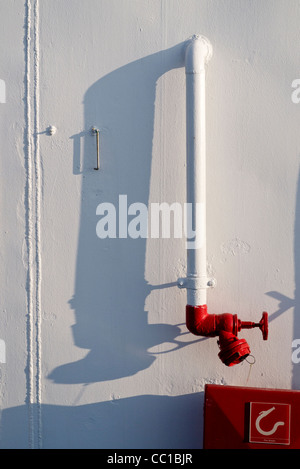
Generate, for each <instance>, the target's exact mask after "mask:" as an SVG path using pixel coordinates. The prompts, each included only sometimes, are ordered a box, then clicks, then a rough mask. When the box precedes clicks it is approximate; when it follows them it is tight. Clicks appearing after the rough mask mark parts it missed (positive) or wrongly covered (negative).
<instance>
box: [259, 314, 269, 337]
mask: <svg viewBox="0 0 300 469" xmlns="http://www.w3.org/2000/svg"><path fill="white" fill-rule="evenodd" d="M259 328H260V330H261V332H262V336H263V340H267V338H268V332H269V321H268V313H266V311H264V312H263V314H262V318H261V320H260V321H259Z"/></svg>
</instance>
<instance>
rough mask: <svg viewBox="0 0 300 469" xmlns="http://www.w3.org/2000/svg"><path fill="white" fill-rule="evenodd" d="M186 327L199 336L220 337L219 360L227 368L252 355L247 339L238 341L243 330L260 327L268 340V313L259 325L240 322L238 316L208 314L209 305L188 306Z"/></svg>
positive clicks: (263, 316) (264, 313)
mask: <svg viewBox="0 0 300 469" xmlns="http://www.w3.org/2000/svg"><path fill="white" fill-rule="evenodd" d="M186 326H187V328H188V330H189V331H190V332H191V333H192V334H194V335H198V336H204V337H216V336H219V340H218V345H219V348H220V353H219V358H220V359H221V360H222V362H223V363H224V364H225V365H227V366H233V365H236V364H238V363H240V362H241V361H243V360H245V358H247V356H248V355H250V347H249V345H248V344H247V342H246V340H245V339H238V337H237V335H238V332H239V331H240V330H241V329H252V328H254V327H259V328H260V330H261V331H262V335H263V339H264V340H267V338H268V313H266V312H263V315H262V318H261V320H260V322H259V323H255V322H250V321H240V320H239V319H238V317H237V315H236V314H229V313H224V314H208V312H207V305H201V306H191V305H187V306H186Z"/></svg>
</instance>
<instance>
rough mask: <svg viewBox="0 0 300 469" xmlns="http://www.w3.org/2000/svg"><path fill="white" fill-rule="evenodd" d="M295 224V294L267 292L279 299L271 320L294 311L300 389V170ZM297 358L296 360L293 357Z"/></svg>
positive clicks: (293, 384) (295, 370) (294, 367)
mask: <svg viewBox="0 0 300 469" xmlns="http://www.w3.org/2000/svg"><path fill="white" fill-rule="evenodd" d="M295 214H296V216H295V225H294V269H295V296H294V298H289V297H288V296H286V295H284V294H283V293H281V292H278V291H270V292H267V295H268V296H270V297H272V298H274V299H275V300H277V301H278V310H277V311H275V312H274V313H273V314H272V315H271V316H270V321H273V320H275V319H276V318H277V317H279V316H281V315H282V314H283V313H285V312H286V311H289V310H290V311H291V312H293V343H294V345H295V347H294V354H293V345H292V344H291V364H292V382H291V388H292V389H300V297H299V291H300V248H299V239H300V171H299V175H298V186H297V195H296V209H295ZM293 357H295V358H296V362H295V360H294V359H293Z"/></svg>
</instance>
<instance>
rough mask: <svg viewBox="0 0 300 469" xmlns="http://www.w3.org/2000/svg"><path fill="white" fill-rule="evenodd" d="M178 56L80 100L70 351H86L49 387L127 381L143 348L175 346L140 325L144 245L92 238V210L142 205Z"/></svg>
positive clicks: (144, 65)
mask: <svg viewBox="0 0 300 469" xmlns="http://www.w3.org/2000/svg"><path fill="white" fill-rule="evenodd" d="M184 50H185V44H184V43H182V44H179V45H177V46H175V47H173V48H170V49H168V50H165V51H161V52H158V53H155V54H153V55H150V56H148V57H145V58H142V59H140V60H137V61H135V62H133V63H130V64H128V65H125V66H123V67H121V68H119V69H117V70H115V71H113V72H111V73H109V74H108V75H106V76H104V77H103V78H101V79H100V80H99V81H97V82H96V83H95V84H94V85H93V86H91V87H90V88H89V89H88V91H87V92H86V94H85V97H84V118H85V128H86V131H85V132H81V133H79V134H77V135H74V136H73V137H72V138H73V143H74V145H73V146H74V163H73V174H74V177H81V183H82V189H81V190H82V192H81V209H80V230H79V241H78V253H77V263H76V280H75V294H74V297H73V298H72V300H71V301H70V305H71V308H72V309H74V311H75V318H76V324H75V325H74V326H73V336H74V342H75V345H76V346H77V347H81V348H84V349H87V350H89V352H88V353H87V355H86V357H85V358H83V359H82V360H79V361H76V362H73V363H69V364H65V365H62V366H60V367H58V368H56V369H54V370H53V371H52V372H51V373H50V375H49V378H50V379H51V380H53V381H54V382H58V383H91V382H98V381H103V380H113V379H118V378H121V377H124V376H131V375H133V374H135V373H137V372H138V371H140V370H143V369H145V368H147V367H149V366H150V365H151V364H152V363H153V362H154V360H155V356H154V355H153V354H151V353H149V352H148V350H149V349H150V348H151V347H153V346H155V345H158V344H160V343H163V342H172V341H173V342H174V341H175V343H176V348H179V347H180V343H179V342H178V341H177V342H176V340H175V338H176V337H179V336H180V334H181V329H180V327H179V326H174V325H168V324H151V325H150V324H149V323H148V317H147V316H148V313H147V311H145V310H144V306H145V300H146V298H147V296H148V295H149V293H150V292H151V289H152V287H151V286H150V285H148V284H147V282H146V281H145V279H144V275H145V253H146V239H145V238H139V239H131V238H129V237H127V238H115V239H114V238H109V237H107V238H105V239H99V238H98V237H97V235H96V224H97V221H98V219H97V217H96V208H97V206H98V204H100V203H102V202H109V203H112V204H113V205H114V206H115V207H116V208H118V204H119V195H122V194H126V195H127V201H128V205H130V204H131V203H133V202H142V203H143V204H145V205H146V206H148V201H149V186H150V175H151V160H152V141H153V132H154V130H153V129H154V112H155V98H156V84H157V82H158V80H159V78H160V77H161V76H162V75H164V74H165V73H167V72H168V71H169V70H172V69H175V68H179V67H183V66H184ZM183 73H184V71H183ZM93 126H96V127H98V128H99V129H100V171H95V170H94V167H95V162H96V146H95V145H96V144H95V138H92V137H91V133H90V129H91V128H92V127H93ZM82 143H83V145H81V144H82ZM81 146H82V147H83V155H82V154H81V153H82V152H81V150H80V148H81ZM117 214H118V210H117ZM116 222H117V225H118V216H116ZM117 229H118V226H117ZM117 233H118V231H117ZM172 287H173V288H176V286H175V284H174V285H172ZM156 288H157V287H156ZM184 345H186V343H185V344H184ZM182 346H183V345H182Z"/></svg>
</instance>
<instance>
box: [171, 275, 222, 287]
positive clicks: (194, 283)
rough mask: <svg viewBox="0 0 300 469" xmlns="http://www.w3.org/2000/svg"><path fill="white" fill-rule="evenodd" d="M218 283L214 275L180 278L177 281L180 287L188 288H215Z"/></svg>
mask: <svg viewBox="0 0 300 469" xmlns="http://www.w3.org/2000/svg"><path fill="white" fill-rule="evenodd" d="M216 283H217V282H216V279H215V278H213V277H211V278H209V277H186V278H179V279H178V281H177V284H178V287H179V288H186V289H188V290H201V289H205V288H214V287H215V286H216Z"/></svg>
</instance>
